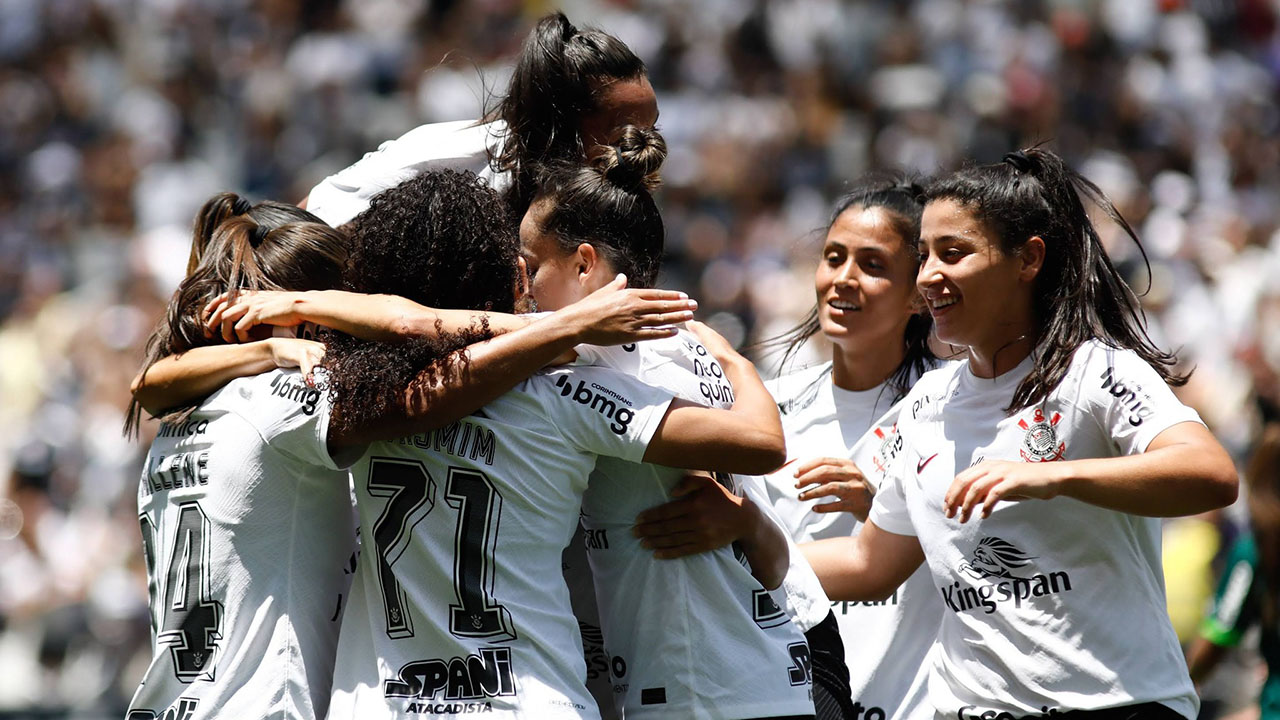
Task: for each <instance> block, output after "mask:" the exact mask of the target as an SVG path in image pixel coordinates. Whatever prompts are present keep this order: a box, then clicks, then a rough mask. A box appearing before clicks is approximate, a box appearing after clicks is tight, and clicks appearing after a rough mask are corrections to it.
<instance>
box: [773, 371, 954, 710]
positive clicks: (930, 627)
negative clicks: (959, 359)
mask: <svg viewBox="0 0 1280 720" xmlns="http://www.w3.org/2000/svg"><path fill="white" fill-rule="evenodd" d="M831 368H832V365H831V363H829V362H828V363H825V364H823V365H819V366H817V367H814V368H809V369H807V370H802V371H800V372H797V373H793V374H791V375H785V376H783V377H780V378H777V379H776V380H773V381H771V382H769V383H768V386H769V390H770V392H772V393H773V395H774V398H775V399H776V400H777V401H778V408H779V409H780V410H781V411H782V427H783V430H784V431H785V432H786V436H787V459H788V460H791V461H796V462H800V461H804V460H808V459H812V458H816V457H845V458H849V459H851V460H853V462H854V464H856V465H857V466H858V469H860V470H862V472H863V475H864V476H865V477H866V478H867V482H868V483H869V484H870V485H871V486H872V487H873V488H874V487H878V486H879V484H880V482H881V479H882V478H883V474H884V469H885V468H886V466H887V464H888V463H890V462H892V461H893V458H894V455H895V450H896V448H897V444H898V442H899V441H898V435H897V423H898V414H899V412H900V410H901V408H902V404H901V403H898V404H896V405H894V404H892V402H893V391H892V390H891V389H890V388H887V387H886V386H885V385H880V386H879V387H876V388H873V389H871V390H864V391H850V390H843V389H841V388H838V387H836V385H835V383H833V382H832V380H831ZM765 482H766V486H767V488H768V491H769V500H770V501H771V502H772V503H773V506H774V509H775V510H777V511H778V514H779V515H781V516H782V517H783V519H784V522H785V523H786V525H785V527H786V528H787V530H788V531H790V532H791V533H792V536H793V537H794V538H795V540H796V542H812V541H814V540H822V539H825V538H834V537H849V536H852V535H857V534H858V531H859V530H861V529H862V523H860V522H858V520H857V519H856V518H854V516H853V515H852V514H850V513H845V512H840V513H818V512H814V511H813V510H812V507H813V506H814V505H815V504H818V503H824V502H830V499H829V498H819V499H818V500H816V501H815V500H810V501H805V502H801V501H800V500H799V498H798V497H797V495H798V494H799V492H800V491H799V490H798V489H797V488H796V486H795V462H792V463H790V464H788V465H786V466H784V467H783V468H782V469H780V470H779V471H778V472H776V473H773V474H772V475H769V476H767V477H766V478H765ZM831 608H832V610H833V611H834V612H835V616H836V622H837V623H839V625H840V636H841V638H842V639H843V640H844V645H845V660H846V663H847V664H848V666H849V687H850V689H851V690H852V691H853V701H854V703H855V708H862V711H863V712H866V713H870V714H872V715H875V714H877V712H878V713H879V715H881V716H883V717H885V718H899V719H910V720H915V719H917V718H931V717H933V709H932V708H931V707H930V706H929V703H928V700H927V697H926V695H927V684H928V683H927V681H928V675H929V670H928V665H927V663H925V657H926V655H928V653H929V648H931V647H932V646H933V643H934V640H935V639H936V638H937V635H938V623H939V622H941V620H942V603H941V602H939V601H938V598H937V596H936V594H935V593H934V590H933V580H932V579H931V578H930V576H929V571H928V569H927V568H925V567H921V568H920V569H919V570H917V571H916V572H915V573H913V574H912V575H911V577H910V578H908V579H907V581H906V582H904V583H903V584H902V585H901V586H900V587H899V588H898V589H897V591H896V592H894V594H893V596H892V597H890V598H889V599H888V600H884V601H880V602H833V603H831Z"/></svg>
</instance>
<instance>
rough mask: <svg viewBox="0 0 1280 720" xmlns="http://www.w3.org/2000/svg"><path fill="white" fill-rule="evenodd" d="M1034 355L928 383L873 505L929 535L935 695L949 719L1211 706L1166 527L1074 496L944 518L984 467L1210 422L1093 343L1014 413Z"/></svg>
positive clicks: (901, 530)
mask: <svg viewBox="0 0 1280 720" xmlns="http://www.w3.org/2000/svg"><path fill="white" fill-rule="evenodd" d="M1031 366H1032V358H1031V357H1028V358H1027V360H1026V361H1024V362H1023V363H1022V364H1020V365H1019V366H1018V367H1017V368H1015V369H1014V370H1012V371H1010V372H1008V373H1005V374H1004V375H1002V376H1000V377H998V378H995V379H983V378H978V377H975V376H974V375H973V374H972V372H970V370H969V366H968V363H955V364H952V365H949V366H946V367H944V368H942V369H939V370H936V371H934V372H931V373H928V374H926V375H925V376H924V377H923V378H922V379H921V380H920V381H919V382H918V383H916V386H915V388H914V389H913V390H912V391H911V393H910V394H909V395H908V397H907V398H906V406H905V407H904V409H903V412H902V417H901V418H900V420H899V423H898V430H899V433H900V434H901V436H902V439H903V449H902V452H901V453H900V454H899V456H898V458H897V462H895V464H894V466H893V468H891V471H890V476H889V478H887V479H886V482H885V484H884V485H883V486H882V488H881V490H880V493H879V494H878V495H877V496H876V500H875V503H874V504H873V506H872V509H871V521H872V522H874V523H875V524H876V525H877V526H879V527H881V528H883V529H884V530H887V531H889V532H893V533H898V534H903V535H916V536H917V537H919V539H920V544H921V546H922V547H923V549H924V554H925V557H926V559H927V563H928V566H929V569H930V571H931V572H932V575H933V581H934V584H935V587H936V589H937V592H938V593H939V596H940V599H941V600H942V602H943V605H944V608H943V619H942V625H941V628H940V630H939V636H938V642H939V645H940V647H939V648H938V652H937V653H935V656H934V663H933V671H932V676H931V677H930V681H929V698H930V701H931V702H932V703H933V704H934V706H935V707H936V708H937V709H938V710H939V712H942V713H944V714H947V715H953V714H955V713H960V715H961V716H963V717H978V716H979V715H982V714H984V713H988V712H990V713H992V714H995V713H1001V712H1008V713H1011V714H1013V715H1015V716H1022V715H1031V714H1035V715H1039V714H1042V713H1046V712H1048V711H1050V710H1056V711H1066V710H1095V709H1101V708H1109V707H1117V706H1124V705H1134V704H1139V703H1144V702H1159V703H1161V704H1163V705H1166V706H1168V707H1169V708H1171V709H1173V710H1175V711H1176V712H1178V713H1179V714H1181V715H1183V716H1185V717H1187V718H1194V717H1195V716H1196V710H1197V706H1198V701H1197V699H1196V694H1195V691H1194V689H1193V688H1192V685H1191V680H1190V679H1189V678H1188V676H1187V667H1186V664H1185V662H1184V660H1183V657H1182V652H1181V651H1180V650H1179V647H1178V639H1177V637H1176V636H1175V635H1174V632H1173V628H1172V626H1171V625H1170V624H1169V616H1168V614H1167V613H1166V611H1165V595H1164V578H1163V574H1162V571H1161V565H1160V521H1159V520H1158V519H1156V518H1149V517H1139V516H1136V515H1129V514H1126V513H1122V512H1116V511H1114V510H1107V509H1104V508H1101V507H1098V506H1096V505H1090V504H1087V503H1084V502H1080V501H1079V500H1075V499H1072V498H1069V497H1058V498H1054V499H1052V500H1026V501H1022V502H1003V503H1000V504H999V505H997V507H996V509H995V511H994V512H993V513H992V514H991V516H990V517H988V518H986V519H985V520H984V519H980V518H971V519H970V520H969V522H967V523H964V524H961V523H959V522H958V521H957V520H955V519H948V518H947V517H945V516H944V515H943V512H942V501H943V497H944V495H945V494H946V491H947V488H948V487H949V486H950V485H951V481H952V480H953V479H954V478H955V476H956V474H957V473H959V472H961V471H963V470H964V469H965V468H968V467H970V466H972V465H975V464H977V463H979V462H981V461H983V460H1008V461H1014V462H1018V461H1021V462H1052V461H1056V460H1075V459H1080V458H1108V457H1115V456H1121V455H1135V454H1139V453H1142V452H1143V451H1145V450H1146V448H1147V445H1148V444H1149V443H1150V442H1151V441H1152V439H1154V438H1155V437H1156V436H1157V435H1158V434H1159V433H1161V432H1162V431H1164V430H1166V429H1167V428H1169V427H1171V426H1173V425H1176V424H1178V423H1183V422H1199V417H1198V416H1197V415H1196V413H1195V411H1193V410H1191V409H1190V408H1187V407H1185V406H1183V405H1182V404H1181V403H1179V402H1178V400H1177V399H1176V398H1175V397H1174V396H1173V393H1172V392H1171V391H1170V390H1169V388H1168V386H1166V385H1165V383H1164V381H1163V380H1161V379H1160V376H1159V375H1157V374H1156V372H1155V371H1154V370H1152V369H1151V367H1150V366H1148V365H1147V364H1146V363H1145V362H1143V360H1142V359H1141V358H1139V357H1138V356H1137V355H1135V354H1134V353H1132V352H1129V351H1123V350H1115V349H1112V348H1107V347H1105V346H1103V345H1102V344H1100V343H1098V342H1088V343H1085V344H1084V345H1082V346H1081V347H1080V348H1079V349H1078V350H1077V351H1076V353H1075V356H1074V357H1073V359H1072V362H1071V366H1070V368H1069V370H1068V371H1067V375H1066V377H1065V378H1064V379H1063V381H1062V383H1061V384H1060V385H1059V386H1058V388H1057V389H1056V390H1054V391H1053V392H1052V393H1051V394H1050V395H1049V397H1048V398H1047V399H1046V400H1045V401H1044V402H1043V403H1042V404H1040V405H1038V406H1036V407H1033V408H1029V409H1026V410H1022V411H1019V412H1016V413H1014V414H1013V415H1012V416H1006V415H1005V413H1004V411H1003V410H1002V409H1001V408H1004V407H1007V406H1008V404H1009V402H1010V399H1011V398H1012V397H1013V392H1014V389H1015V388H1016V387H1017V385H1018V383H1019V382H1020V381H1021V380H1022V379H1023V378H1024V377H1025V376H1026V374H1027V372H1028V371H1029V370H1030V368H1031Z"/></svg>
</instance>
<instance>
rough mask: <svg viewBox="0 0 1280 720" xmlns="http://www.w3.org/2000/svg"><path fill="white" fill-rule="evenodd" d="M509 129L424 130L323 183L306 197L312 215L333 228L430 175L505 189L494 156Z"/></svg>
mask: <svg viewBox="0 0 1280 720" xmlns="http://www.w3.org/2000/svg"><path fill="white" fill-rule="evenodd" d="M505 128H506V124H505V123H503V122H502V121H501V120H499V121H496V122H492V123H482V122H480V121H479V120H459V121H455V122H442V123H431V124H428V125H420V126H418V127H416V128H414V129H412V130H410V131H409V132H407V133H405V134H404V135H401V136H400V137H398V138H396V139H395V140H388V141H386V142H384V143H382V144H381V145H379V146H378V149H377V150H374V151H372V152H368V153H365V156H364V157H363V158H361V159H360V160H359V161H358V162H356V163H355V164H354V165H351V166H350V167H348V168H346V169H344V170H341V171H339V172H337V173H335V174H333V175H330V176H329V177H327V178H325V179H324V180H322V181H320V184H319V185H316V186H315V187H314V188H312V189H311V194H310V195H308V196H307V210H309V211H310V212H312V213H314V214H315V215H316V216H317V217H319V218H320V219H321V220H324V221H325V222H327V223H329V224H330V225H332V226H334V227H338V226H339V225H342V224H343V223H346V222H348V221H350V220H351V219H352V218H354V217H355V216H356V215H359V214H360V213H362V212H364V211H365V210H367V209H368V208H369V201H370V200H372V199H373V196H374V195H377V194H378V193H380V192H382V191H383V190H387V189H389V188H393V187H395V186H397V185H399V184H400V183H402V182H404V181H405V180H408V179H410V178H412V177H414V176H416V175H418V174H419V173H423V172H426V171H428V170H443V169H446V168H448V169H452V170H470V171H471V172H474V173H475V174H476V175H479V176H480V177H481V178H484V179H485V180H487V181H488V182H489V186H490V187H492V188H493V189H495V190H503V189H505V188H506V186H507V184H509V183H510V179H509V178H508V176H507V173H494V172H493V170H492V168H491V167H490V166H489V153H490V152H491V151H492V152H494V153H496V152H498V151H499V150H500V149H501V147H502V136H503V134H504V132H505Z"/></svg>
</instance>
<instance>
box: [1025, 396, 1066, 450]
mask: <svg viewBox="0 0 1280 720" xmlns="http://www.w3.org/2000/svg"><path fill="white" fill-rule="evenodd" d="M1060 420H1062V415H1060V414H1059V413H1054V414H1053V417H1052V418H1049V419H1048V420H1046V419H1045V417H1044V411H1043V410H1041V409H1040V408H1036V410H1035V414H1034V415H1032V417H1031V422H1030V423H1028V422H1027V420H1026V418H1023V419H1021V420H1019V421H1018V427H1020V428H1022V429H1023V430H1026V431H1027V432H1026V434H1025V435H1023V436H1022V447H1021V448H1019V449H1018V454H1019V455H1021V456H1022V459H1023V460H1024V461H1025V462H1053V461H1054V460H1061V459H1062V454H1063V453H1064V452H1066V450H1067V444H1066V443H1065V442H1058V430H1057V425H1058V421H1060Z"/></svg>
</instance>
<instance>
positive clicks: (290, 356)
mask: <svg viewBox="0 0 1280 720" xmlns="http://www.w3.org/2000/svg"><path fill="white" fill-rule="evenodd" d="M323 358H324V345H321V344H320V343H318V342H314V341H312V340H302V339H300V338H268V339H266V340H259V341H256V342H250V343H244V344H237V345H206V346H203V347H196V348H192V349H190V350H188V351H186V352H184V353H181V354H179V355H170V356H168V357H165V358H161V359H160V360H157V361H156V362H155V363H154V364H153V365H151V366H150V367H148V368H143V369H142V371H140V372H139V373H138V375H137V377H135V378H134V379H133V383H132V384H131V385H130V387H129V389H130V391H131V392H132V393H133V396H134V397H135V398H136V399H137V400H138V404H139V405H141V406H142V408H143V409H144V410H146V411H147V412H148V413H150V414H152V415H159V414H160V413H162V412H163V411H165V410H167V409H169V408H172V407H178V406H181V405H187V404H190V403H192V402H194V401H196V400H197V399H199V398H202V397H204V396H206V395H208V394H210V393H212V392H213V391H215V390H217V389H218V388H220V387H222V386H223V385H225V384H227V383H228V382H230V381H232V380H234V379H236V378H238V377H245V376H248V375H257V374H258V373H263V372H266V371H268V370H271V369H273V368H288V367H296V368H298V369H299V370H301V371H302V373H303V374H304V375H306V374H309V373H310V372H311V370H312V369H313V368H314V367H315V366H316V365H317V364H319V363H320V361H321V359H323Z"/></svg>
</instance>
